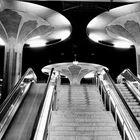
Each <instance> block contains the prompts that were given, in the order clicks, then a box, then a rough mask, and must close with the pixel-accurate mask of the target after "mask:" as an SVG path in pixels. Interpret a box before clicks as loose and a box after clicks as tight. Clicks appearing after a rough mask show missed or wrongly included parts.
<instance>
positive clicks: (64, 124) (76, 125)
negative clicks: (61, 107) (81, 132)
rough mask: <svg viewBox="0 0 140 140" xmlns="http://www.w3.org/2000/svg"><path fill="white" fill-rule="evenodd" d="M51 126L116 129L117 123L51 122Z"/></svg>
mask: <svg viewBox="0 0 140 140" xmlns="http://www.w3.org/2000/svg"><path fill="white" fill-rule="evenodd" d="M51 126H61V127H78V126H79V127H94V126H96V127H104V126H106V127H116V124H115V123H112V122H96V123H95V122H71V123H68V122H63V123H62V122H51Z"/></svg>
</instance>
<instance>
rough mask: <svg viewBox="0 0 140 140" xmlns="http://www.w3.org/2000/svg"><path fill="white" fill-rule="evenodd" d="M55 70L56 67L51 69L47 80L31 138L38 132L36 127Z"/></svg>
mask: <svg viewBox="0 0 140 140" xmlns="http://www.w3.org/2000/svg"><path fill="white" fill-rule="evenodd" d="M53 71H54V68H52V69H51V72H50V75H49V77H48V80H47V84H46V87H45V91H44V96H43V99H42V101H41V104H40V106H39V110H38V112H37V116H36V119H35V122H34V126H33V130H32V134H31V139H33V138H34V136H35V132H36V129H37V126H38V122H39V118H40V115H41V111H42V108H43V105H44V101H45V98H46V95H47V90H48V86H49V83H50V80H51V77H52V74H53Z"/></svg>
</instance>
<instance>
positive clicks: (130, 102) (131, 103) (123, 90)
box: [116, 84, 140, 124]
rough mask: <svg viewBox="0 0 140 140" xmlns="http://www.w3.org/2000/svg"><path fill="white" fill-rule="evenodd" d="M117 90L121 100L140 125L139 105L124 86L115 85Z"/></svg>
mask: <svg viewBox="0 0 140 140" xmlns="http://www.w3.org/2000/svg"><path fill="white" fill-rule="evenodd" d="M116 86H117V88H118V89H119V91H120V93H121V95H122V97H123V99H124V100H125V101H126V103H127V105H128V106H129V108H130V110H131V112H132V113H133V114H134V116H135V118H136V119H137V121H138V122H139V124H140V103H139V101H138V100H137V98H136V97H135V95H134V94H133V92H131V91H130V90H129V89H128V88H127V86H126V85H125V84H116Z"/></svg>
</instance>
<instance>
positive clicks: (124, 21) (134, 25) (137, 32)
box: [106, 12, 140, 77]
mask: <svg viewBox="0 0 140 140" xmlns="http://www.w3.org/2000/svg"><path fill="white" fill-rule="evenodd" d="M139 17H140V12H137V13H133V14H129V15H126V16H122V17H120V18H117V19H116V20H114V21H113V22H111V23H110V24H109V25H108V26H107V27H106V30H107V33H108V34H109V35H111V36H112V37H115V36H119V37H122V38H124V39H126V40H130V41H131V42H133V44H134V45H135V49H136V61H137V76H138V77H140V19H139Z"/></svg>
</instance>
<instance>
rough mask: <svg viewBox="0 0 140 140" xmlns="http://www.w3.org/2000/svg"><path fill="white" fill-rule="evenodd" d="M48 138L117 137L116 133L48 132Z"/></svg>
mask: <svg viewBox="0 0 140 140" xmlns="http://www.w3.org/2000/svg"><path fill="white" fill-rule="evenodd" d="M49 134H50V136H116V135H118V136H119V132H118V131H110V130H109V131H53V132H52V131H50V132H49Z"/></svg>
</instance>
